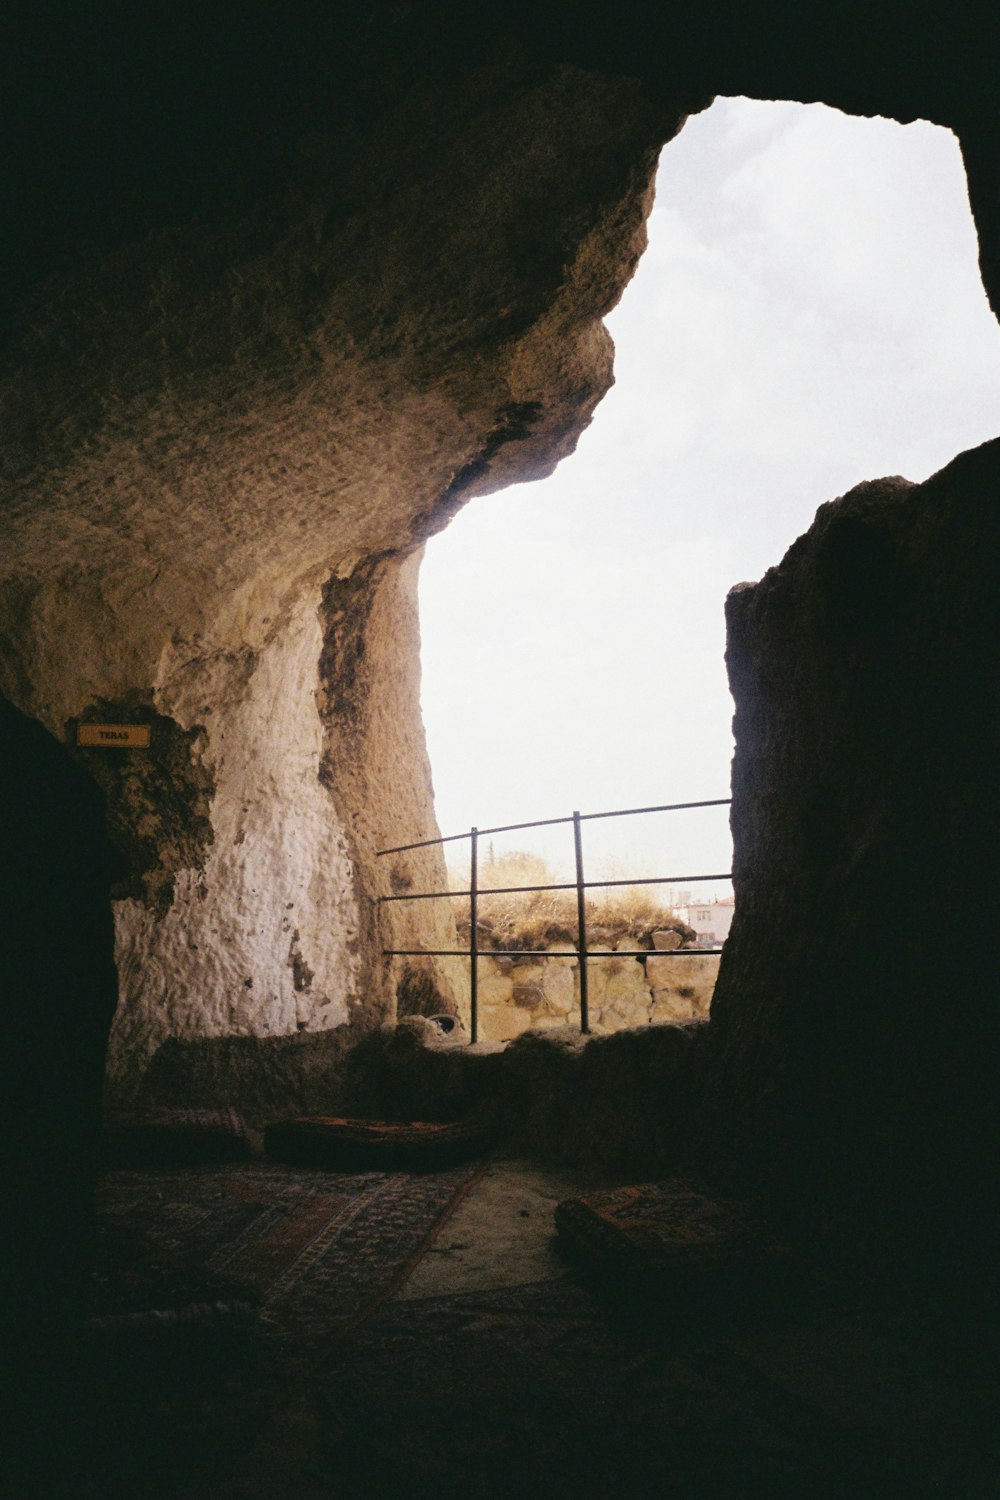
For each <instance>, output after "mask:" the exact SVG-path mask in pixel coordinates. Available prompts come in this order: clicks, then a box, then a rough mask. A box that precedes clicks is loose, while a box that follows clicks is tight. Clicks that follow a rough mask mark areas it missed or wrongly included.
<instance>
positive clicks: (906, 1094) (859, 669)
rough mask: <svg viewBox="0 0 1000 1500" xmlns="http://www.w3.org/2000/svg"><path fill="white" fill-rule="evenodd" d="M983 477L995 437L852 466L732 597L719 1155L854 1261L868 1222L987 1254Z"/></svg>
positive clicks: (988, 822) (992, 573) (990, 502)
mask: <svg viewBox="0 0 1000 1500" xmlns="http://www.w3.org/2000/svg"><path fill="white" fill-rule="evenodd" d="M998 493H1000V442H993V443H988V444H986V445H984V446H983V447H981V448H978V449H976V450H975V451H973V452H971V453H966V454H963V455H962V456H961V457H960V458H957V459H955V460H954V461H953V462H952V463H951V464H950V465H949V466H948V467H947V468H946V469H944V470H942V472H941V473H939V474H937V475H935V476H934V477H933V478H932V479H929V480H928V481H927V482H926V483H924V484H922V485H919V486H914V485H911V484H908V483H907V482H906V481H905V480H901V479H886V480H880V481H877V482H875V483H870V484H862V485H859V486H858V487H857V488H856V489H855V490H852V491H851V493H850V494H848V495H845V496H844V497H843V499H841V500H838V501H836V502H834V503H832V504H830V505H825V506H823V507H821V509H820V511H819V513H818V515H817V518H816V522H815V524H814V525H813V527H812V529H811V530H810V531H809V532H807V533H806V535H805V536H804V537H801V538H800V539H799V540H798V541H797V542H796V543H795V544H794V546H793V547H791V549H790V550H789V552H788V553H787V555H786V556H785V558H784V560H783V561H782V563H781V564H780V566H779V567H777V568H773V569H772V570H771V571H770V572H769V573H767V574H766V575H765V577H764V578H763V579H762V581H761V582H760V583H759V584H757V585H755V586H752V587H751V586H744V587H742V588H739V589H736V590H734V591H733V593H731V594H730V596H729V601H728V606H727V616H728V625H729V645H728V653H727V660H728V664H729V672H730V679H731V683H732V687H733V693H734V697H735V699H736V704H737V712H736V719H735V730H736V756H735V760H734V763H733V808H732V823H733V833H734V837H735V862H734V884H735V888H736V892H737V902H736V917H735V921H734V924H733V929H732V934H731V936H730V938H729V942H728V944H727V946H726V950H725V953H724V956H723V959H722V968H721V973H720V977H719V983H718V987H717V989H716V995H715V1001H714V1004H713V1010H712V1032H713V1041H714V1043H715V1046H716V1047H717V1049H718V1054H719V1065H720V1068H719V1077H718V1079H717V1085H716V1086H717V1088H718V1089H719V1094H720V1103H721V1108H722V1118H723V1120H724V1130H725V1135H726V1138H727V1141H728V1142H729V1146H730V1151H731V1152H734V1153H735V1160H736V1162H737V1163H738V1170H740V1171H741V1172H743V1173H744V1174H748V1175H749V1176H750V1177H751V1178H752V1179H754V1180H756V1181H757V1182H758V1184H761V1185H764V1186H765V1187H766V1189H767V1191H769V1192H770V1193H771V1194H772V1195H774V1196H775V1197H776V1199H777V1200H779V1201H780V1202H782V1203H783V1204H784V1205H785V1206H786V1208H788V1209H789V1210H790V1211H791V1212H793V1213H795V1214H803V1213H804V1214H805V1215H806V1216H812V1217H813V1220H814V1222H821V1223H822V1225H823V1227H824V1229H825V1230H827V1231H835V1232H837V1233H838V1234H839V1236H840V1237H841V1238H842V1239H844V1240H847V1239H849V1240H850V1241H851V1249H850V1253H851V1255H852V1257H853V1258H855V1259H858V1258H863V1256H864V1255H865V1253H866V1251H867V1249H868V1247H869V1245H870V1244H871V1243H877V1242H878V1240H879V1239H880V1237H881V1238H883V1239H884V1238H885V1237H886V1236H887V1235H888V1236H889V1237H890V1238H891V1239H893V1240H894V1241H896V1243H897V1254H902V1256H903V1259H904V1260H905V1259H906V1258H907V1257H908V1256H910V1255H913V1254H914V1253H916V1254H917V1255H920V1254H925V1255H928V1256H930V1255H932V1254H933V1255H935V1256H945V1257H948V1258H949V1259H950V1258H951V1257H952V1256H953V1255H955V1254H956V1253H957V1254H959V1255H961V1256H963V1257H965V1258H966V1259H967V1260H968V1261H970V1264H971V1265H975V1264H976V1262H977V1258H978V1256H979V1255H980V1254H981V1253H982V1246H983V1218H982V1193H983V1189H984V1184H985V1182H986V1181H987V1180H988V1177H989V1172H990V1168H989V1161H990V1158H991V1157H992V1155H993V1151H994V1148H995V1142H996V1123H997V1122H996V1101H995V1094H994V1090H993V1088H992V1085H991V1083H990V1073H991V1071H992V1068H993V1066H994V1060H995V1055H996V1042H997V1019H996V1017H997V1010H996V1003H995V999H994V997H995V995H996V993H997V989H998V986H997V979H998V975H997V972H996V970H997V960H996V952H995V945H994V944H992V943H991V942H990V941H989V939H988V937H987V934H986V932H985V930H984V929H983V928H982V927H981V926H980V924H979V923H978V922H977V921H976V919H975V916H974V913H975V912H979V911H989V910H992V909H994V906H995V903H996V897H997V859H996V847H995V829H996V815H997V805H996V759H995V757H996V745H997V731H998V728H1000V724H998V717H1000V716H998V708H997V696H996V691H995V684H996V681H997V673H998V665H1000V663H998V661H997V631H996V601H997V597H998V592H1000V571H998V567H997V560H996V559H997V542H998V541H1000V537H998V536H997V514H998V512H997V498H998ZM966 900H968V901H969V903H970V908H971V911H972V912H973V917H972V920H970V921H966V920H965V917H964V915H963V911H964V902H965V901H966ZM982 1264H984V1263H981V1268H982Z"/></svg>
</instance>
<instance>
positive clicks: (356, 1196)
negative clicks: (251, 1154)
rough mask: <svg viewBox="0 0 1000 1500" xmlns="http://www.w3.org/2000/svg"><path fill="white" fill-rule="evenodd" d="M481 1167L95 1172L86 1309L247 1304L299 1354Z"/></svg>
mask: <svg viewBox="0 0 1000 1500" xmlns="http://www.w3.org/2000/svg"><path fill="white" fill-rule="evenodd" d="M481 1171H482V1167H481V1165H480V1164H478V1163H466V1164H464V1165H462V1166H459V1167H452V1168H450V1169H449V1170H447V1171H444V1172H438V1173H435V1174H434V1175H433V1176H427V1175H416V1174H411V1173H405V1172H393V1173H388V1172H367V1173H362V1174H358V1173H332V1172H322V1171H317V1170H315V1169H312V1168H295V1167H286V1166H272V1165H266V1164H250V1163H248V1164H246V1165H238V1166H226V1167H205V1166H203V1167H190V1168H181V1169H174V1170H171V1171H160V1172H149V1171H118V1172H109V1173H107V1174H106V1175H105V1176H104V1178H103V1179H102V1180H101V1183H100V1186H99V1189H98V1196H97V1211H98V1239H97V1253H96V1265H95V1271H94V1277H93V1290H94V1299H93V1308H92V1312H93V1317H94V1318H95V1319H96V1320H98V1322H99V1324H102V1325H103V1326H109V1325H111V1326H114V1325H115V1324H120V1323H121V1321H122V1320H127V1319H128V1318H129V1317H133V1318H135V1317H137V1316H141V1315H143V1314H148V1313H150V1312H152V1311H156V1312H161V1313H162V1312H165V1311H167V1312H169V1311H170V1310H179V1309H182V1308H190V1307H192V1306H202V1307H205V1308H206V1309H215V1310H216V1312H218V1310H219V1309H220V1307H222V1308H225V1307H227V1306H229V1307H232V1308H234V1309H237V1310H243V1309H246V1308H247V1307H248V1306H252V1307H253V1308H255V1309H257V1315H258V1318H259V1320H260V1322H261V1323H262V1324H263V1325H264V1326H265V1328H267V1329H268V1330H269V1331H270V1332H271V1333H273V1334H274V1335H276V1336H277V1337H278V1338H280V1339H281V1341H282V1342H283V1343H288V1344H294V1345H295V1347H296V1350H297V1353H298V1354H299V1355H300V1356H301V1357H308V1355H309V1353H310V1352H311V1351H312V1350H313V1349H314V1348H321V1347H323V1345H324V1344H325V1342H326V1341H328V1340H329V1339H330V1338H332V1337H334V1336H336V1335H339V1334H340V1333H342V1332H343V1331H344V1330H345V1329H348V1328H350V1327H351V1326H352V1325H353V1324H354V1323H355V1322H356V1321H357V1320H358V1319H359V1318H361V1317H363V1316H364V1315H365V1314H366V1312H368V1311H369V1310H370V1309H371V1308H372V1307H374V1306H376V1305H377V1304H378V1303H379V1302H380V1301H381V1300H382V1298H384V1297H385V1296H386V1295H387V1294H388V1293H389V1292H390V1291H391V1290H392V1288H393V1287H394V1286H395V1285H396V1284H397V1282H398V1281H399V1280H400V1278H401V1277H402V1276H403V1275H404V1274H405V1272H406V1269H407V1267H408V1266H409V1264H410V1263H411V1261H412V1260H413V1259H414V1258H415V1257H417V1256H419V1254H420V1253H421V1251H422V1249H423V1248H424V1247H425V1245H426V1244H427V1243H428V1242H429V1240H430V1238H431V1237H432V1236H433V1234H434V1233H435V1231H436V1230H437V1229H438V1228H439V1227H440V1225H441V1224H442V1223H443V1222H444V1220H445V1218H446V1217H447V1215H448V1214H449V1213H450V1211H451V1210H452V1209H453V1208H454V1207H456V1206H457V1204H458V1203H459V1202H460V1201H461V1199H462V1197H463V1196H464V1195H465V1193H466V1192H467V1191H468V1189H469V1187H470V1186H471V1185H472V1184H473V1182H474V1181H475V1180H476V1179H477V1177H478V1176H479V1175H480V1173H481Z"/></svg>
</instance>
